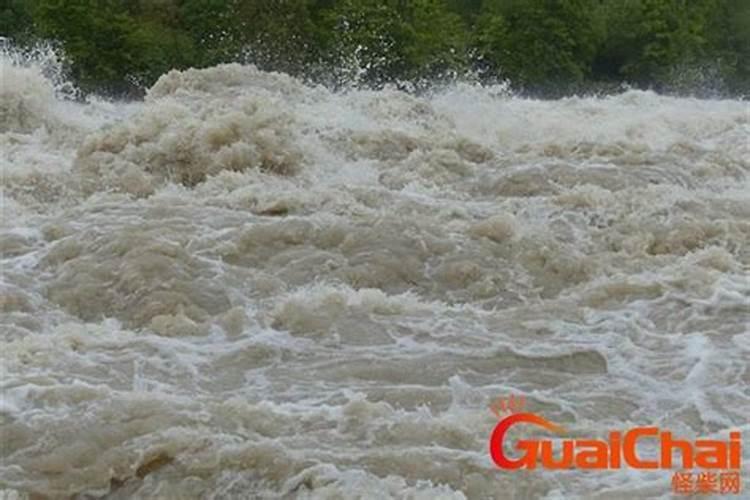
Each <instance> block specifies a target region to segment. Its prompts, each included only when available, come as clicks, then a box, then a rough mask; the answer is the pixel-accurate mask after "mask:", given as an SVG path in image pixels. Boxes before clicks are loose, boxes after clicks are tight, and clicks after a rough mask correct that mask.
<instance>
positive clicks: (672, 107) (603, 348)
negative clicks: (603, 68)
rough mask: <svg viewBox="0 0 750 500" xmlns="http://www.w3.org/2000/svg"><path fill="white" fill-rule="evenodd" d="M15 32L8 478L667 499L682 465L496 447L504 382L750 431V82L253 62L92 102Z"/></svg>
mask: <svg viewBox="0 0 750 500" xmlns="http://www.w3.org/2000/svg"><path fill="white" fill-rule="evenodd" d="M4 57H5V59H3V60H2V67H1V68H0V71H1V73H0V74H1V77H0V118H1V120H0V148H2V158H1V159H0V161H1V162H2V164H1V166H2V171H3V176H2V197H3V198H2V212H3V217H2V226H0V231H1V232H2V234H0V250H2V264H0V265H1V266H2V283H1V284H0V287H1V288H0V312H1V313H2V324H1V325H0V328H2V331H3V340H4V342H5V347H4V349H2V350H1V351H0V356H1V361H0V365H1V366H2V369H3V391H2V396H3V400H2V403H1V405H0V418H1V419H2V420H1V422H2V427H1V429H2V431H1V432H2V435H0V441H2V443H3V446H2V455H3V460H2V465H1V466H0V478H2V483H3V484H4V486H5V487H6V488H10V489H14V490H17V491H21V492H26V493H36V494H40V495H45V496H49V497H66V496H71V495H77V494H89V495H105V494H108V495H109V496H108V498H130V497H133V496H135V497H141V498H145V497H159V498H232V497H238V498H239V497H247V495H251V496H257V497H277V496H281V497H285V498H287V497H296V498H352V497H355V496H357V495H359V496H361V497H362V498H383V497H393V498H424V499H434V498H562V497H571V498H572V497H580V496H586V497H587V498H635V497H640V498H650V497H655V498H656V497H666V495H667V493H668V490H669V476H668V473H666V472H664V471H656V472H652V473H649V472H635V471H625V470H623V471H620V472H602V473H581V472H575V471H568V472H545V471H542V470H540V471H536V472H534V473H530V474H512V473H506V472H501V471H499V470H497V469H496V468H495V467H494V466H493V465H492V463H491V460H490V457H489V455H488V453H487V439H488V437H489V434H490V432H491V430H492V428H493V426H494V423H495V417H494V416H493V415H492V413H491V412H490V411H489V410H488V405H489V401H490V400H491V399H493V398H496V397H498V396H501V395H505V394H509V393H524V394H526V395H527V403H528V405H529V409H530V410H532V411H536V412H540V413H543V414H544V415H545V416H546V417H547V418H549V419H550V420H552V421H554V422H557V423H560V424H562V425H564V426H565V427H566V428H567V429H568V430H570V431H571V432H572V433H574V434H576V435H582V436H603V435H605V434H606V432H607V431H609V430H611V429H623V428H627V427H632V426H634V425H657V426H661V427H664V428H669V429H671V430H672V431H673V432H675V433H676V434H680V435H685V436H693V437H697V436H722V435H724V434H725V433H726V431H727V430H728V429H729V428H732V429H740V430H743V431H745V433H747V432H748V431H750V424H748V415H750V396H749V392H748V391H750V370H749V369H748V364H747V360H748V359H749V357H750V278H749V277H748V276H749V274H748V273H749V272H750V181H748V174H749V173H750V164H749V163H748V162H749V159H750V140H748V137H750V109H749V108H748V103H746V102H740V101H731V100H726V101H701V100H692V99H678V98H670V97H663V96H659V95H656V94H653V93H649V92H639V91H638V92H637V91H630V92H626V93H624V94H621V95H618V96H613V97H606V98H570V99H563V100H558V101H534V100H527V99H519V98H516V97H513V96H512V95H509V94H508V93H507V92H506V91H505V90H504V89H502V88H480V87H474V86H468V85H467V86H461V85H458V86H453V87H450V88H447V89H443V90H440V91H436V92H434V93H433V94H432V95H430V96H424V97H415V96H411V95H407V94H405V93H401V92H398V91H395V90H383V91H361V90H356V91H355V90H353V91H349V92H342V93H331V92H329V91H328V90H326V89H323V88H311V87H308V86H305V85H303V84H302V83H300V82H298V81H296V80H294V79H292V78H290V77H288V76H285V75H280V74H270V73H264V72H261V71H258V70H256V69H255V68H253V67H251V66H239V65H227V66H221V67H216V68H211V69H206V70H190V71H186V72H182V73H178V72H173V73H169V74H167V75H165V76H163V77H162V79H160V80H159V82H157V83H156V85H155V86H154V87H153V88H152V89H151V91H150V92H149V95H148V97H147V98H146V99H145V101H144V102H141V103H129V104H124V103H111V102H107V101H102V100H93V99H90V100H89V101H87V102H85V103H81V102H73V101H69V100H65V99H63V98H62V97H61V96H60V95H59V92H56V90H55V85H54V84H53V82H52V81H51V80H49V79H48V78H47V77H46V76H45V75H44V74H43V72H42V71H41V70H40V69H39V67H38V65H35V64H26V65H23V64H19V62H18V61H15V62H13V61H10V59H9V58H8V57H6V56H4ZM747 449H748V448H747V447H746V450H745V462H747V461H748V460H750V456H749V455H748V454H747V453H748V452H747Z"/></svg>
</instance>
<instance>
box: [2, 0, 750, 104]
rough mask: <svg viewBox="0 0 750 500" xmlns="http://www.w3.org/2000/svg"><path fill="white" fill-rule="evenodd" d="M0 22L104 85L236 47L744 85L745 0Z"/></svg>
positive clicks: (434, 3) (147, 4) (694, 86)
mask: <svg viewBox="0 0 750 500" xmlns="http://www.w3.org/2000/svg"><path fill="white" fill-rule="evenodd" d="M0 36H4V37H6V38H9V39H10V40H11V41H12V43H13V44H14V45H16V46H21V47H23V46H29V45H33V44H34V43H38V42H39V41H40V40H52V41H54V42H55V43H59V44H60V45H61V46H62V48H63V49H64V51H65V53H66V55H67V57H68V58H69V61H70V72H71V76H72V77H73V79H74V81H75V82H76V83H77V84H78V85H79V86H80V87H81V88H82V89H83V90H85V91H97V92H104V93H109V94H112V95H133V94H138V93H140V92H142V90H143V89H144V88H147V87H148V86H149V85H151V84H152V83H153V82H154V81H155V80H156V79H157V78H158V77H159V76H160V75H161V74H163V73H164V72H166V71H168V70H169V69H173V68H178V69H183V68H187V67H206V66H212V65H215V64H219V63H223V62H234V61H241V62H252V63H255V64H257V65H258V66H259V67H261V68H263V69H267V70H276V71H284V72H287V73H290V74H293V75H297V76H300V77H303V78H305V79H309V80H312V81H315V82H318V83H323V84H327V85H331V86H337V85H343V84H347V83H352V82H356V83H362V84H366V85H371V86H375V87H378V86H382V85H385V84H389V83H395V84H397V85H411V86H414V85H417V86H418V85H420V84H424V83H427V82H434V81H436V80H441V79H442V80H444V79H452V78H473V79H477V80H479V81H482V82H496V81H500V80H503V81H505V80H507V81H509V82H511V84H512V86H513V87H514V88H515V89H516V90H518V91H521V92H525V93H529V94H533V95H544V96H552V97H554V96H558V95H564V94H569V93H573V92H589V91H592V90H594V91H596V90H602V89H604V90H606V89H608V88H617V86H618V85H619V84H620V83H622V82H628V83H629V84H631V85H633V86H636V87H642V88H655V89H657V90H659V91H663V92H675V93H698V94H701V93H702V94H719V95H735V96H737V95H743V96H744V95H748V94H750V1H747V0H0Z"/></svg>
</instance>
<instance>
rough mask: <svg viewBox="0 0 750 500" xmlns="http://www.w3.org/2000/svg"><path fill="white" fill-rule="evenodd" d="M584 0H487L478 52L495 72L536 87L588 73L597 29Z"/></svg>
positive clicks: (566, 82) (573, 81) (558, 84)
mask: <svg viewBox="0 0 750 500" xmlns="http://www.w3.org/2000/svg"><path fill="white" fill-rule="evenodd" d="M591 3H592V2H590V1H586V0H558V1H553V0H504V1H503V0H500V1H497V0H496V1H488V2H485V11H484V12H483V14H482V16H481V18H480V20H479V23H478V29H477V31H476V33H477V36H476V41H477V48H478V51H479V54H480V55H481V58H482V60H483V61H485V62H486V63H488V64H489V66H490V68H491V69H492V70H493V71H495V72H500V73H501V74H502V75H503V76H505V77H507V78H509V79H510V80H511V81H513V82H516V83H517V84H520V85H524V86H528V87H531V88H537V89H549V88H552V87H558V88H565V87H566V86H567V85H570V84H577V83H580V82H582V81H583V79H584V78H585V77H587V76H588V75H589V73H590V67H591V63H592V61H593V59H594V56H595V54H596V48H597V45H598V38H599V33H598V30H597V29H596V28H597V26H596V23H595V19H594V16H593V9H592V5H591Z"/></svg>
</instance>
